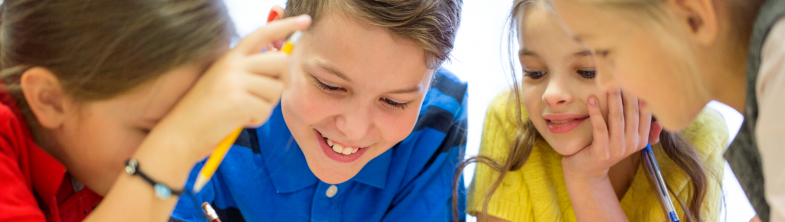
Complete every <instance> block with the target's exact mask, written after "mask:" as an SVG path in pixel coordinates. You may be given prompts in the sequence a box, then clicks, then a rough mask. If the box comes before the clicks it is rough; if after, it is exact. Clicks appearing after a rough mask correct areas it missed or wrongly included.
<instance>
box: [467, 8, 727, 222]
mask: <svg viewBox="0 0 785 222" xmlns="http://www.w3.org/2000/svg"><path fill="white" fill-rule="evenodd" d="M513 7H514V8H513V10H512V13H511V18H512V21H513V22H512V23H511V24H512V26H511V27H510V28H511V29H512V30H517V33H518V35H517V37H518V41H519V42H520V46H521V48H520V50H519V56H520V62H521V65H522V66H523V70H524V75H523V77H522V79H521V82H520V85H518V83H517V82H515V84H514V88H513V89H514V90H513V91H512V92H506V93H502V94H501V95H499V96H498V97H497V98H496V99H494V100H493V102H492V103H491V105H490V107H489V109H488V116H487V117H486V120H485V128H484V131H483V138H482V143H481V148H480V154H481V155H482V156H480V157H476V158H473V159H470V160H468V161H467V162H466V163H464V165H465V164H468V163H469V162H472V161H476V162H480V163H484V164H478V166H477V169H476V173H475V178H474V180H473V181H472V184H471V187H470V191H469V192H470V194H469V204H468V209H467V211H468V212H469V213H470V214H474V215H477V217H478V219H479V220H481V221H665V220H666V219H667V214H666V213H665V211H664V210H663V209H664V208H663V207H661V205H660V196H659V194H658V192H657V190H656V189H655V187H654V185H653V183H652V177H651V175H650V174H649V172H648V170H647V166H646V163H645V161H644V159H643V158H644V157H643V156H642V155H641V153H640V152H636V151H638V150H640V149H641V148H643V147H644V146H646V143H647V141H648V142H650V143H652V144H655V143H657V142H658V141H661V143H659V144H656V145H654V146H653V149H654V153H655V156H656V158H657V162H659V166H660V168H661V170H662V174H663V176H664V179H665V183H666V184H667V187H668V190H669V192H670V195H671V198H672V199H673V200H674V203H673V204H674V205H675V206H676V210H677V214H678V216H679V217H680V218H681V219H682V221H717V220H718V212H719V201H720V198H721V196H720V195H721V188H720V187H721V181H720V177H719V175H722V170H723V161H722V157H721V153H722V151H723V149H724V147H725V143H726V142H725V141H726V139H725V138H726V137H727V136H726V135H727V132H726V130H725V129H726V128H725V124H724V122H723V119H722V118H721V117H720V116H719V114H718V113H717V112H715V111H712V110H708V109H707V110H704V111H703V112H702V113H701V114H700V115H699V116H698V118H697V119H696V121H695V122H694V123H692V124H691V125H690V126H689V127H688V128H687V129H686V130H684V131H683V132H682V133H681V134H680V133H667V132H663V133H662V135H661V136H660V130H661V127H660V126H659V125H658V123H656V122H654V123H651V115H650V114H649V113H648V112H647V111H646V109H645V105H641V104H642V103H641V104H639V103H638V101H637V99H635V97H633V96H630V95H628V94H623V93H621V92H620V91H619V90H611V91H610V92H606V91H605V90H602V89H599V88H598V87H597V86H596V85H595V82H594V78H595V64H594V60H593V56H592V53H591V52H589V51H587V50H586V49H585V48H584V47H583V46H582V45H581V44H579V43H577V42H575V41H574V40H573V39H572V38H571V37H570V36H569V35H568V34H567V33H566V32H565V31H564V30H563V29H562V28H561V26H560V25H559V23H558V20H557V17H556V15H555V14H554V13H553V12H552V11H551V9H550V6H549V5H548V3H547V1H544V0H518V1H515V3H514V4H513ZM636 105H638V106H636ZM606 120H607V121H606ZM650 132H651V133H650ZM682 135H683V136H682ZM486 216H487V217H486Z"/></svg>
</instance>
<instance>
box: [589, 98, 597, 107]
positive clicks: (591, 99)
mask: <svg viewBox="0 0 785 222" xmlns="http://www.w3.org/2000/svg"><path fill="white" fill-rule="evenodd" d="M589 105H592V106H596V105H597V99H595V98H594V96H592V97H589Z"/></svg>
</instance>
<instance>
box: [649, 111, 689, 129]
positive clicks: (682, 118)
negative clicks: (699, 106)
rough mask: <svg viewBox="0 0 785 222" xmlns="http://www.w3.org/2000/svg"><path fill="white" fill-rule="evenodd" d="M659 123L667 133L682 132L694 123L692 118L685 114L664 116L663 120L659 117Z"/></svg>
mask: <svg viewBox="0 0 785 222" xmlns="http://www.w3.org/2000/svg"><path fill="white" fill-rule="evenodd" d="M657 121H658V122H660V124H662V128H663V130H666V131H671V132H674V131H680V130H682V129H684V128H685V127H687V126H688V125H690V123H691V122H692V118H690V117H689V116H687V115H684V114H683V113H680V114H677V115H675V116H662V118H660V117H657Z"/></svg>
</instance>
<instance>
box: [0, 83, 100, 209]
mask: <svg viewBox="0 0 785 222" xmlns="http://www.w3.org/2000/svg"><path fill="white" fill-rule="evenodd" d="M0 88H2V87H0ZM0 103H1V104H0V221H50V222H60V221H62V222H70V221H82V220H84V218H85V217H86V216H87V214H89V213H90V212H91V211H92V210H93V208H95V206H97V205H98V203H99V202H100V201H101V199H102V197H101V196H99V195H98V194H95V193H94V192H93V191H91V190H90V189H88V188H86V187H85V188H83V189H81V190H75V189H74V187H73V184H72V183H71V177H70V176H69V175H68V174H67V172H66V169H65V167H64V166H63V165H62V164H61V163H60V162H59V161H57V160H56V159H55V158H54V157H52V156H50V155H49V154H48V153H46V152H45V151H44V150H42V149H41V148H40V147H38V145H36V144H35V143H34V142H33V139H32V136H31V134H30V129H29V128H28V126H27V124H26V123H25V121H24V118H23V117H22V115H21V114H20V113H19V110H18V108H17V106H16V103H15V102H14V100H13V99H12V97H11V96H10V94H8V93H7V92H0Z"/></svg>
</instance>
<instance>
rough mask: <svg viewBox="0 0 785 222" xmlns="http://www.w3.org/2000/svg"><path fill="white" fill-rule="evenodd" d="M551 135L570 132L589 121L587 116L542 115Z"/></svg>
mask: <svg viewBox="0 0 785 222" xmlns="http://www.w3.org/2000/svg"><path fill="white" fill-rule="evenodd" d="M543 118H544V119H545V123H546V125H547V126H548V130H549V131H551V133H555V134H563V133H567V132H570V131H572V130H573V129H575V128H577V127H578V126H580V125H581V124H582V123H583V122H584V121H586V120H587V119H589V116H588V115H579V114H547V115H543Z"/></svg>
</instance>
